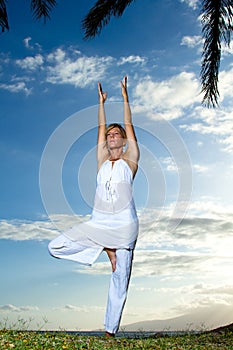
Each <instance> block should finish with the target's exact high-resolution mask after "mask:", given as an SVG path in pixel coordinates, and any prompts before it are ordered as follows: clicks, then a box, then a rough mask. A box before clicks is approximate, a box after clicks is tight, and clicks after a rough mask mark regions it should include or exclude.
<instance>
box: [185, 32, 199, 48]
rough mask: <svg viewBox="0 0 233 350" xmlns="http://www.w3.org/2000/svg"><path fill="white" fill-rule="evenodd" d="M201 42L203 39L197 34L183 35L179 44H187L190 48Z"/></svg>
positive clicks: (197, 45)
mask: <svg viewBox="0 0 233 350" xmlns="http://www.w3.org/2000/svg"><path fill="white" fill-rule="evenodd" d="M202 43H203V39H202V37H201V36H199V35H194V36H187V35H186V36H183V38H182V40H181V43H180V45H183V46H188V47H190V48H194V47H200V46H201V45H202Z"/></svg>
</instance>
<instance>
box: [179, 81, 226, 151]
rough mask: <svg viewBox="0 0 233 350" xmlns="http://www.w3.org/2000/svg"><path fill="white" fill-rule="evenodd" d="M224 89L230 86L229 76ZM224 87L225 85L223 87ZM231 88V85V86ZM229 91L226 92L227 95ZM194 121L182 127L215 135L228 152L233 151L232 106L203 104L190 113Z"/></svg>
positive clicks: (181, 126) (223, 148) (203, 133)
mask: <svg viewBox="0 0 233 350" xmlns="http://www.w3.org/2000/svg"><path fill="white" fill-rule="evenodd" d="M222 84H224V89H226V90H227V86H228V87H229V85H230V82H229V76H227V78H226V79H225V81H224V83H223V81H222ZM221 88H222V89H223V86H222V87H221ZM229 88H230V87H229ZM231 90H232V89H230V91H229V95H231V94H232V92H231ZM226 94H227V92H226V93H225V95H226ZM191 118H192V120H193V122H190V123H189V124H182V125H180V128H181V129H184V130H186V131H192V132H196V133H199V134H202V135H213V136H215V140H216V142H218V143H219V144H220V146H221V148H222V150H224V151H225V152H227V153H233V136H232V128H233V112H232V108H231V107H229V108H228V109H227V108H225V109H220V108H216V109H207V108H204V107H202V106H198V107H196V108H194V109H193V111H192V113H191V114H190V119H191Z"/></svg>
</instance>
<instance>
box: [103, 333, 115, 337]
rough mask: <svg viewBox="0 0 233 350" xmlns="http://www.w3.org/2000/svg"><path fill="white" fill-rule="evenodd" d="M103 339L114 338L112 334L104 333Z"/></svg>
mask: <svg viewBox="0 0 233 350" xmlns="http://www.w3.org/2000/svg"><path fill="white" fill-rule="evenodd" d="M105 337H107V338H114V337H115V334H114V333H109V332H105Z"/></svg>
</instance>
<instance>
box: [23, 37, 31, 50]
mask: <svg viewBox="0 0 233 350" xmlns="http://www.w3.org/2000/svg"><path fill="white" fill-rule="evenodd" d="M31 40H32V38H31V37H30V36H29V37H27V38H25V39H24V40H23V43H24V46H25V47H26V48H27V49H31V48H32V46H30V41H31Z"/></svg>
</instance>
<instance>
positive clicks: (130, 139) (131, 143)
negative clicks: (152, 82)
mask: <svg viewBox="0 0 233 350" xmlns="http://www.w3.org/2000/svg"><path fill="white" fill-rule="evenodd" d="M121 89H122V96H123V101H124V126H125V131H126V136H127V143H128V147H127V150H126V152H125V157H124V158H125V160H126V161H127V162H128V164H129V166H130V168H131V170H132V172H133V175H135V174H136V172H137V169H138V160H139V148H138V144H137V139H136V136H135V131H134V126H133V121H132V114H131V109H130V105H129V97H128V91H127V77H124V79H123V80H122V81H121Z"/></svg>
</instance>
